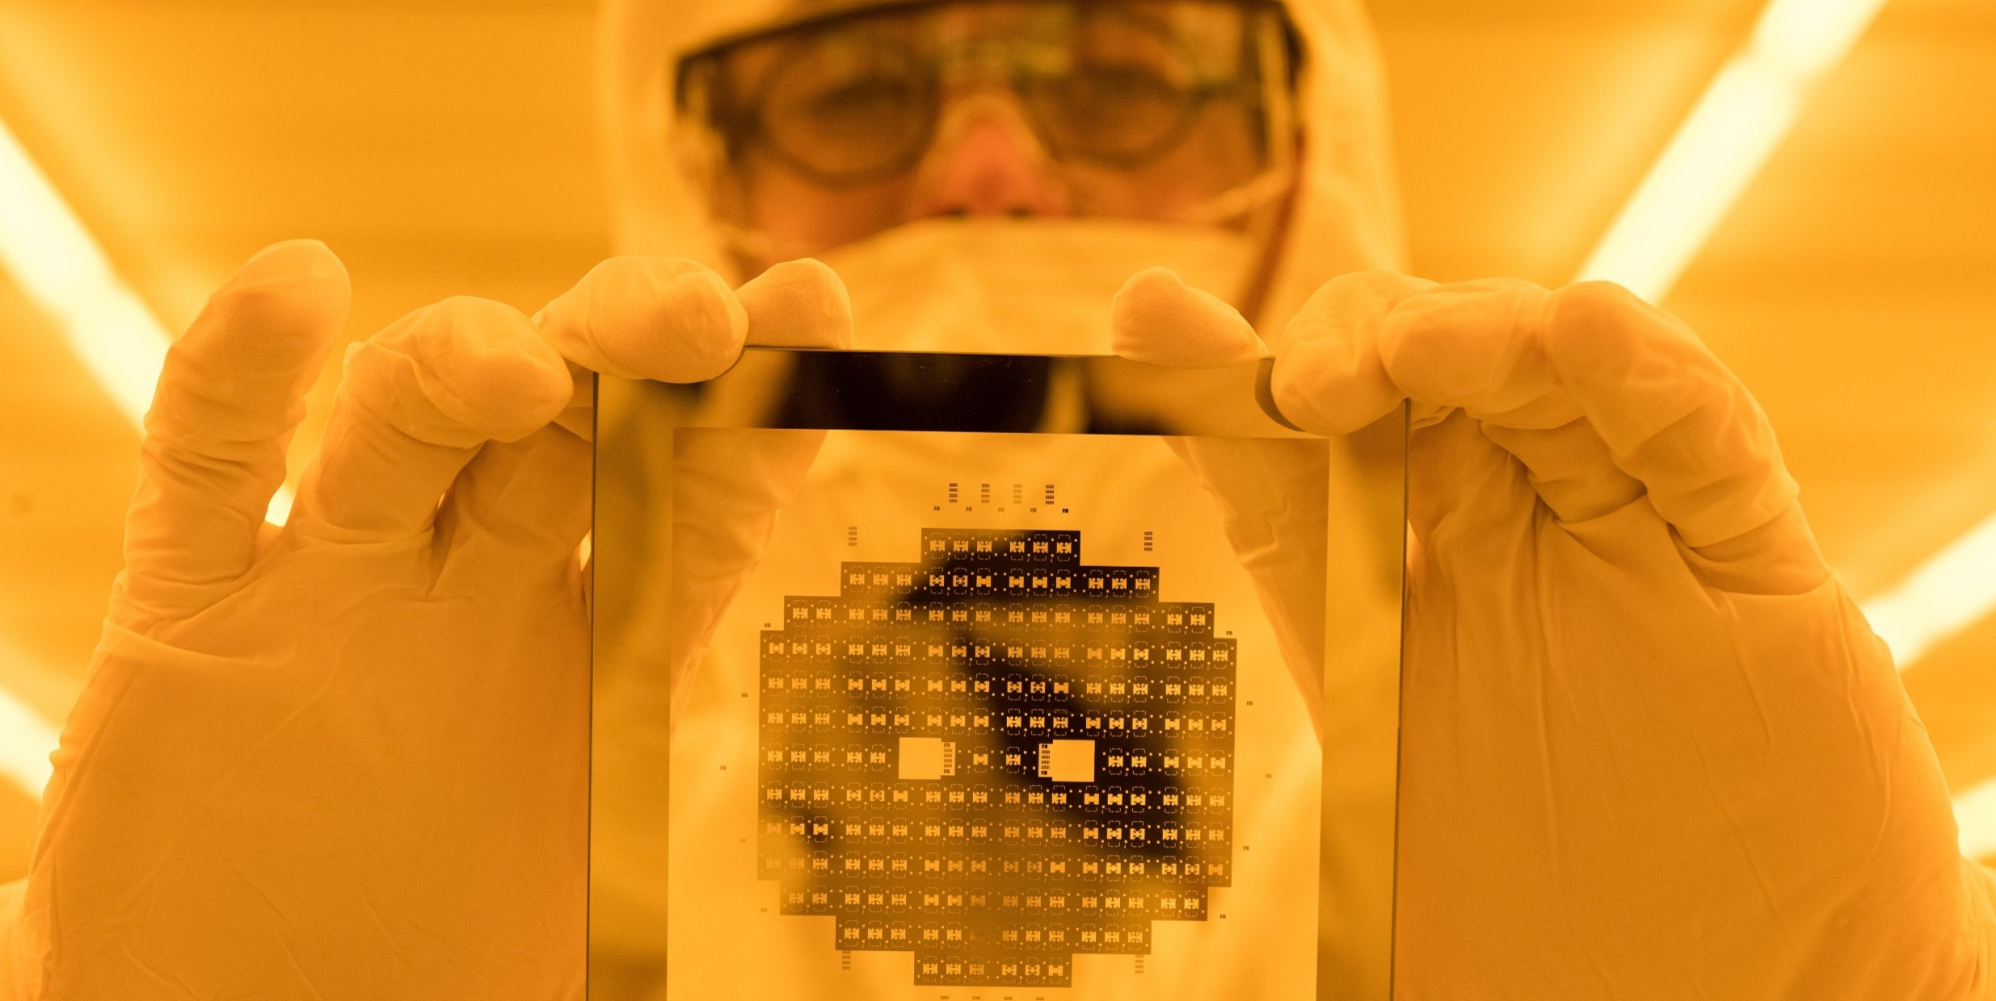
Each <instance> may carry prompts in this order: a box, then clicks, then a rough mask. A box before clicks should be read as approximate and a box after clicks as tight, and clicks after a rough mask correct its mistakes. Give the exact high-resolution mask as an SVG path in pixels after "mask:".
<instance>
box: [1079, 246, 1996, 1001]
mask: <svg viewBox="0 0 1996 1001" xmlns="http://www.w3.org/2000/svg"><path fill="white" fill-rule="evenodd" d="M1133 284H1134V283H1133ZM1130 291H1132V290H1130V289H1126V294H1127V293H1129V292H1130ZM1118 310H1119V314H1120V315H1121V316H1122V317H1123V320H1121V321H1119V329H1121V330H1124V331H1135V330H1137V328H1138V327H1139V326H1142V327H1143V328H1145V329H1144V331H1143V336H1145V337H1148V338H1151V339H1154V340H1155V341H1157V342H1160V343H1176V344H1184V345H1213V344H1227V343H1231V342H1230V341H1229V340H1228V338H1229V337H1230V336H1231V337H1234V338H1235V339H1236V340H1237V339H1238V336H1237V335H1238V331H1239V330H1240V324H1241V320H1240V318H1239V317H1238V316H1237V315H1234V314H1232V313H1231V311H1229V310H1226V309H1225V307H1223V306H1220V305H1219V304H1218V303H1217V301H1216V300H1212V299H1211V297H1209V296H1203V294H1200V293H1196V292H1193V291H1191V290H1187V289H1185V288H1184V287H1183V286H1181V285H1177V284H1176V283H1175V282H1161V281H1156V280H1151V281H1149V282H1148V288H1147V289H1145V290H1143V291H1142V294H1141V295H1140V296H1137V297H1135V301H1133V302H1131V303H1127V304H1126V303H1123V302H1119V303H1118ZM1135 318H1142V320H1143V323H1142V324H1136V323H1135V322H1134V320H1135ZM1229 331H1232V332H1233V333H1232V334H1229V333H1228V332H1229ZM1202 350H1204V351H1207V352H1208V353H1212V354H1214V355H1215V357H1222V356H1224V359H1225V360H1226V361H1230V362H1231V361H1238V360H1239V358H1237V357H1233V355H1237V354H1239V353H1240V352H1239V351H1238V350H1232V349H1229V350H1231V353H1229V351H1228V350H1218V349H1213V348H1210V347H1208V348H1205V349H1202ZM1148 353H1149V354H1152V355H1158V356H1164V355H1169V354H1170V352H1169V351H1166V350H1163V349H1158V350H1153V351H1150V352H1148ZM1199 353H1200V352H1199V351H1189V352H1187V357H1185V358H1183V359H1180V362H1179V363H1184V364H1192V363H1195V361H1196V359H1194V358H1193V357H1191V356H1192V355H1197V354H1199ZM1249 356H1250V357H1251V354H1250V355H1249ZM1275 358H1276V360H1275V367H1274V371H1273V377H1272V389H1273V395H1274V398H1275V401H1276V403H1277V404H1278V406H1279V407H1280V409H1281V410H1282V412H1283V413H1284V414H1285V415H1286V416H1287V417H1288V418H1289V419H1290V420H1291V421H1293V422H1294V423H1296V424H1298V425H1300V426H1302V427H1304V428H1307V429H1310V430H1315V431H1318V432H1322V433H1343V432H1349V431H1352V430H1355V429H1357V428H1359V427H1361V426H1364V425H1366V424H1368V423H1370V422H1371V421H1373V420H1376V419H1378V418H1380V417H1382V416H1384V415H1385V414H1387V413H1389V412H1390V411H1391V410H1393V409H1394V408H1396V407H1399V406H1401V405H1403V403H1404V402H1405V401H1407V400H1410V399H1411V400H1413V401H1414V406H1415V427H1416V430H1415V431H1414V433H1413V437H1412V439H1411V442H1410V452H1411V454H1410V460H1409V461H1410V469H1409V481H1410V482H1409V491H1410V493H1409V520H1410V526H1409V528H1410V531H1411V536H1410V540H1409V555H1408V564H1409V565H1408V588H1409V593H1408V601H1409V608H1408V623H1409V625H1408V633H1407V636H1406V640H1405V643H1406V653H1405V656H1406V659H1405V678H1404V689H1403V697H1404V708H1403V717H1402V718H1403V727H1404V729H1403V733H1402V744H1401V747H1402V757H1401V762H1402V768H1403V770H1402V773H1401V798H1400V833H1399V860H1398V864H1399V877H1398V891H1399V895H1398V907H1397V914H1396V927H1397V930H1396V938H1397V942H1396V945H1397V950H1398V951H1397V954H1396V972H1395V979H1396V984H1397V993H1398V994H1399V996H1402V997H1407V998H1419V999H1454V998H1561V999H1566V998H1588V997H1601V998H1610V997H1612V998H1652V997H1653V998H1706V997H1709V998H1754V999H1763V998H1798V999H1799V998H1867V999H1870V998H1960V997H1981V996H1984V994H1985V992H1987V991H1988V990H1989V973H1988V969H1989V960H1990V942H1991V934H1992V932H1993V931H1996V909H1992V904H1991V886H1992V883H1991V878H1990V874H1989V873H1988V872H1986V871H1984V870H1983V869H1981V868H1980V867H1978V866H1976V865H1975V864H1973V863H1971V862H1968V861H1966V860H1964V859H1962V858H1961V857H1960V856H1959V854H1958V851H1957V848H1956V841H1955V827H1954V822H1953V816H1952V813H1951V811H1950V808H1949V802H1948V796H1947V790H1946V787H1945V786H1944V785H1943V783H1942V781H1941V776H1940V770H1939V768H1938V766H1937V763H1936V761H1935V758H1934V754H1933V751H1932V748H1931V747H1930V745H1929V744H1928V741H1927V739H1926V735H1925V732H1924V730H1923V729H1922V727H1921V726H1920V723H1919V721H1918V719H1917V718H1916V717H1915V716H1914V714H1913V711H1912V708H1911V706H1910V704H1909V703H1908V702H1907V700H1906V697H1905V694H1904V692H1903V690H1902V689H1901V687H1900V684H1899V680H1898V677H1897V675H1896V673H1895V672H1894V670H1893V668H1892V663H1891V659H1890V655H1889V653H1888V651H1887V650H1886V649H1885V647H1884V644H1883V643H1881V642H1880V641H1879V640H1878V639H1877V638H1876V637H1875V636H1874V635H1872V633H1871V631H1870V629H1869V628H1868V627H1867V626H1866V625H1865V623H1864V620H1863V618H1862V616H1861V615H1860V613H1859V612H1858V610H1857V608H1856V606H1855V605H1854V604H1853V603H1852V602H1851V600H1850V598H1849V596H1848V595H1847V594H1846V593H1845V592H1844V589H1843V585H1842V583H1841V581H1840V580H1839V579H1838V578H1836V577H1835V576H1834V575H1833V574H1831V573H1830V572H1829V570H1828V569H1827V567H1825V565H1824V564H1823V561H1822V559H1821V556H1820V555H1819V552H1818V550H1817V548H1816V545H1815V542H1814V539H1813V537H1812V536H1811V535H1810V532H1809V529H1808V526H1807V524H1806V522H1805V521H1804V519H1803V517H1802V513H1801V510H1800V508H1799V507H1798V506H1797V504H1796V488H1795V485H1794V482H1793V481H1792V480H1791V479H1790V478H1789V476H1788V474H1787V472H1786V470H1785V469H1784V468H1783V465H1782V462H1781V456H1780V452H1779V449H1778V447H1777V446H1776V444H1775V440H1774V435H1773V431H1772V429H1771V428H1770V427H1769V426H1768V423H1767V421H1766V418H1765V417H1764V416H1763V415H1762V413H1761V411H1760V409H1759V407H1758V406H1756V405H1755V403H1754V401H1753V399H1752V397H1751V396H1749V395H1748V394H1747V392H1746V390H1745V388H1744V387H1743V386H1741V385H1740V383H1739V381H1738V380H1737V379H1736V378H1734V377H1733V375H1732V374H1731V373H1730V372H1728V371H1727V370H1726V369H1725V367H1724V366H1723V365H1721V364H1720V363H1719V362H1718V360H1717V359H1716V358H1714V357H1713V356H1712V355H1711V353H1710V352H1709V351H1707V350H1706V349H1705V347H1704V346H1703V345H1702V344H1701V343H1700V342H1699V341H1698V339H1697V337H1696V336H1695V335H1694V334H1692V333H1691V332H1690V331H1689V330H1688V329H1686V328H1685V327H1684V326H1683V325H1682V324H1681V323H1680V322H1678V321H1677V320H1675V319H1673V318H1671V317H1669V316H1667V315H1665V314H1663V313H1661V312H1659V311H1657V310H1656V309H1654V308H1652V307H1650V306H1648V305H1646V304H1644V303H1642V302H1641V301H1639V300H1637V299H1635V298H1634V297H1633V296H1631V295H1629V294H1628V293H1627V292H1626V291H1624V290H1622V289H1620V288H1618V287H1615V286H1612V285H1606V284H1600V283H1588V284H1581V285H1575V286H1571V287H1568V288H1565V289H1562V290H1560V291H1558V292H1548V291H1546V290H1544V289H1541V288H1538V287H1536V286H1533V285H1530V284H1527V283H1524V282H1516V281H1490V282H1475V283H1469V284H1463V285H1452V286H1437V285H1435V284H1433V283H1430V282H1425V281H1420V280H1417V279H1412V278H1406V277H1402V276H1398V275H1391V274H1383V273H1368V274H1355V275H1348V276H1345V277H1342V278H1339V279H1337V280H1335V281H1333V282H1330V283H1329V284H1327V285H1326V286H1324V287H1323V288H1322V289H1320V290H1319V291H1318V292H1317V293H1316V295H1314V296H1313V297H1312V298H1311V299H1310V301H1309V302H1308V304H1307V305H1306V306H1305V307H1304V308H1303V310H1302V311H1301V313H1300V314H1299V315H1298V316H1297V317H1296V319H1295V320H1294V321H1293V322H1292V323H1291V324H1290V325H1289V327H1288V329H1287V331H1286V332H1285V333H1284V335H1283V336H1282V338H1281V339H1280V341H1279V343H1278V344H1277V350H1276V352H1275Z"/></svg>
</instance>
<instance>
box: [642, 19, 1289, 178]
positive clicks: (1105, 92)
mask: <svg viewBox="0 0 1996 1001" xmlns="http://www.w3.org/2000/svg"><path fill="white" fill-rule="evenodd" d="M1295 51H1296V46H1295V43H1294V41H1293V35H1292V33H1291V32H1290V30H1289V28H1288V25H1287V21H1286V18H1285V16H1284V15H1283V13H1282V10H1281V8H1280V6H1279V5H1277V4H1275V3H1269V2H1256V0H954V2H940V3H901V4H893V5H889V6H885V7H871V8H867V9H864V10H859V11H848V12H844V13H838V14H833V15H828V16H822V17H817V18H814V19H809V20H804V21H800V22H794V23H791V24H787V25H784V26H782V27H779V28H777V29H775V30H772V31H768V32H764V33H762V34H758V35H754V36H750V37H745V38H739V39H734V40H729V41H725V42H722V43H721V44H718V45H715V46H713V47H710V48H708V49H705V50H703V51H701V52H698V53H695V54H692V55H690V56H687V57H685V58H684V59H683V60H682V61H681V63H680V65H679V68H678V96H679V102H680V108H681V116H682V121H688V120H690V121H693V122H699V123H704V124H705V126H706V127H707V128H709V129H711V131H712V134H713V136H714V138H715V139H716V144H717V145H718V147H719V150H720V152H721V153H722V155H723V157H724V158H725V160H726V161H727V163H728V164H731V165H739V164H741V163H742V162H743V161H744V160H745V159H746V158H748V157H750V156H752V155H758V154H759V155H761V156H762V157H765V158H767V160H768V161H771V162H774V163H776V164H779V165H781V166H782V167H784V168H786V169H788V170H789V171H791V172H792V173H794V174H795V175H797V176H799V177H802V178H804V179H806V180H808V181H810V182H812V183H814V184H816V185H819V186H821V187H823V188H826V189H833V190H836V189H848V188H854V187H860V186H865V185H870V184H878V183H882V182H886V181H891V180H893V179H895V178H898V177H904V176H907V175H909V174H911V173H912V172H914V171H915V170H916V169H917V168H918V166H919V165H920V164H921V163H922V160H923V158H924V156H925V155H926V154H927V153H928V151H929V150H930V149H931V148H932V147H933V146H934V144H935V142H936V140H937V137H938V135H939V134H940V133H942V132H944V131H946V129H947V126H948V122H949V117H950V115H951V112H952V108H954V107H960V106H962V105H963V104H964V103H965V101H966V99H968V98H970V97H971V96H973V95H988V94H992V93H997V94H999V95H1001V96H1004V95H1009V97H1010V98H1012V100H1011V101H1010V102H1008V103H1009V104H1010V105H1012V106H1015V107H1016V108H1017V109H1019V110H1020V111H1021V112H1022V114H1021V115H1020V117H1021V118H1022V119H1023V120H1024V122H1025V123H1026V125H1027V126H1028V127H1029V129H1030V132H1031V134H1032V136H1033V137H1034V139H1035V140H1036V141H1037V144H1038V145H1039V146H1040V147H1042V149H1043V151H1044V153H1045V154H1046V155H1047V156H1048V157H1050V158H1051V159H1052V160H1053V161H1054V162H1055V163H1057V164H1063V165H1078V166H1082V167H1084V168H1088V169H1095V170H1109V171H1119V170H1120V171H1135V170H1140V169H1143V168H1145V167H1146V166H1148V165H1154V164H1156V163H1158V162H1159V161H1160V160H1161V159H1163V158H1165V157H1167V156H1168V155H1169V154H1171V153H1172V151H1174V150H1177V149H1179V148H1180V147H1182V146H1184V145H1185V144H1186V143H1187V142H1188V140H1191V139H1193V138H1194V137H1195V134H1196V133H1197V132H1198V130H1199V129H1200V127H1201V125H1202V122H1205V121H1208V120H1211V119H1212V118H1213V115H1214V112H1216V111H1221V110H1224V111H1225V112H1226V113H1227V114H1228V115H1230V116H1232V118H1233V119H1234V120H1235V121H1236V123H1237V127H1236V128H1235V130H1234V131H1235V133H1237V134H1238V135H1239V136H1240V140H1239V141H1238V142H1237V143H1236V144H1237V145H1238V144H1241V143H1244V144H1245V145H1247V146H1248V147H1250V148H1249V149H1248V150H1246V153H1247V159H1248V162H1249V164H1250V166H1251V167H1252V168H1253V172H1255V173H1259V172H1261V171H1265V170H1267V169H1268V168H1270V167H1271V166H1272V165H1274V164H1276V163H1277V162H1279V161H1281V160H1282V159H1283V158H1284V157H1285V156H1286V153H1287V150H1288V147H1289V146H1290V145H1291V137H1290V134H1289V130H1290V129H1291V128H1292V126H1291V121H1290V117H1289V115H1288V108H1289V105H1290V103H1291V102H1290V95H1291V94H1293V67H1294V62H1295V59H1294V53H1295ZM1236 159H1237V160H1238V159H1239V157H1236ZM1236 180H1237V179H1236V178H1231V177H1228V178H1221V179H1220V182H1221V183H1219V184H1218V186H1219V187H1221V188H1226V187H1232V186H1234V184H1233V182H1234V181H1236Z"/></svg>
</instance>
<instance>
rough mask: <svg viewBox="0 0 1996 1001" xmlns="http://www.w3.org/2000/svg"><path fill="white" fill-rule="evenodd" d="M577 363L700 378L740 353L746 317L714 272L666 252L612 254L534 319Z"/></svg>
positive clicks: (667, 377)
mask: <svg viewBox="0 0 1996 1001" xmlns="http://www.w3.org/2000/svg"><path fill="white" fill-rule="evenodd" d="M534 322H535V323H536V324H538V325H539V327H540V329H541V332H542V333H543V334H544V335H545V336H547V337H548V338H549V339H550V340H551V341H553V342H554V345H555V347H556V348H557V349H558V350H559V351H560V352H561V354H562V355H564V356H566V357H567V358H569V359H570V360H572V361H574V362H575V363H576V364H578V365H581V366H583V367H585V368H588V369H591V370H593V371H597V372H602V373H604V374H606V375H613V376H617V377H619V378H624V379H655V380H658V381H661V382H699V381H701V380H703V379H711V378H713V377H714V376H716V375H719V374H720V373H722V372H725V371H727V369H728V367H729V366H731V365H733V364H734V362H735V358H736V357H737V356H738V355H740V353H741V345H742V341H743V339H744V337H745V336H746V333H747V330H748V316H747V314H746V313H745V312H744V311H743V310H742V307H741V303H740V302H738V301H736V299H735V294H734V292H733V291H732V290H730V289H729V288H728V286H727V283H726V282H724V281H722V280H721V276H720V275H718V274H715V273H714V271H713V269H711V268H708V267H706V266H705V265H702V264H700V263H698V262H696V261H690V260H686V259H683V258H670V257H639V256H629V257H613V258H610V259H609V260H606V261H604V262H602V263H600V264H598V265H596V267H595V268H593V269H591V270H590V272H589V274H587V275H585V276H583V279H582V280H581V281H580V282H577V283H576V285H575V287H574V288H572V289H569V290H568V291H567V292H564V293H562V294H561V295H560V296H559V297H557V298H556V299H555V300H554V301H553V302H551V303H549V304H548V306H547V308H546V309H544V310H542V311H541V312H540V314H539V315H538V316H537V317H535V320H534Z"/></svg>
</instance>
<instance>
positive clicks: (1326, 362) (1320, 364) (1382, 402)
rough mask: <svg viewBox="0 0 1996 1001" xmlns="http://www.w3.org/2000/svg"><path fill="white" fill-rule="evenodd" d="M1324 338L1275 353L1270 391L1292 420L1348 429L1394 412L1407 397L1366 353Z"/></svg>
mask: <svg viewBox="0 0 1996 1001" xmlns="http://www.w3.org/2000/svg"><path fill="white" fill-rule="evenodd" d="M1346 347H1347V345H1345V344H1343V343H1341V342H1338V341H1330V340H1323V339H1314V340H1299V341H1297V342H1296V343H1294V344H1292V345H1291V346H1290V347H1289V348H1288V349H1287V350H1285V351H1283V352H1281V353H1280V354H1278V355H1276V358H1275V362H1274V365H1273V368H1272V370H1271V371H1270V372H1269V377H1268V394H1269V397H1270V399H1271V400H1272V401H1273V402H1274V404H1275V408H1276V409H1277V410H1279V411H1280V412H1281V413H1282V416H1283V417H1284V418H1286V419H1287V421H1288V423H1289V424H1291V425H1292V426H1295V427H1299V428H1302V429H1303V430H1305V431H1314V432H1316V433H1318V434H1350V433H1351V432H1353V431H1356V430H1358V429H1359V428H1362V427H1365V426H1366V425H1368V424H1371V423H1372V422H1373V421H1376V420H1378V419H1380V418H1381V417H1384V416H1386V415H1387V414H1388V413H1390V412H1392V410H1393V408H1394V407H1397V406H1399V405H1400V404H1401V403H1402V402H1403V401H1404V400H1405V399H1406V397H1405V396H1403V395H1401V394H1400V392H1399V391H1398V390H1397V389H1396V388H1395V387H1394V386H1393V385H1392V383H1390V382H1388V381H1387V380H1386V379H1385V378H1384V377H1383V376H1382V375H1380V374H1378V373H1376V372H1368V371H1366V370H1365V367H1366V363H1367V362H1368V360H1369V361H1370V362H1371V364H1372V366H1373V367H1376V366H1377V359H1376V356H1375V357H1374V358H1372V359H1367V358H1366V357H1364V356H1359V355H1354V354H1353V353H1351V352H1349V351H1346V350H1344V349H1345V348H1346Z"/></svg>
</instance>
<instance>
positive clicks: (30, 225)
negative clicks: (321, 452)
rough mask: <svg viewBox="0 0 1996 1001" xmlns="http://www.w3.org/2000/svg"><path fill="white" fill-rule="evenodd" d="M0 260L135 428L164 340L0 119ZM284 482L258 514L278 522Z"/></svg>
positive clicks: (285, 503)
mask: <svg viewBox="0 0 1996 1001" xmlns="http://www.w3.org/2000/svg"><path fill="white" fill-rule="evenodd" d="M0 220H5V222H4V224H0V267H5V268H6V270H7V272H8V273H9V274H11V275H12V276H13V278H14V280H15V282H16V283H17V284H19V285H20V287H21V290H22V292H24V293H25V294H26V295H27V297H28V300H29V301H30V302H33V303H34V304H35V306H36V307H37V308H39V309H40V310H41V311H42V312H43V313H44V314H46V315H47V316H48V317H49V319H51V320H53V321H54V322H55V325H56V327H57V328H58V329H59V330H60V331H61V333H62V337H63V340H64V341H65V342H66V343H67V344H68V345H69V349H70V351H71V352H72V353H74V354H75V355H76V357H77V360H79V361H81V362H82V363H83V367H84V368H85V369H87V370H88V371H89V372H90V375H91V377H92V378H94V379H95V380H97V384H98V385H99V386H101V387H103V389H104V392H105V393H106V394H107V395H109V396H110V397H111V402H112V403H113V404H114V405H116V406H117V408H118V411H119V412H120V413H122V414H124V415H125V419H126V420H128V421H130V422H131V424H132V427H134V428H137V429H139V430H140V431H141V432H143V430H144V428H145V415H146V408H147V407H150V406H151V405H152V391H153V386H154V384H156V383H157V382H158V381H159V371H160V368H161V367H162V366H163V365H164V364H165V363H166V346H167V344H169V343H170V342H171V341H172V339H173V338H172V337H171V336H170V335H169V334H167V332H166V328H165V327H163V326H161V325H160V322H159V319H158V318H157V317H155V316H153V314H152V310H150V309H149V308H147V306H146V304H145V303H144V302H143V301H142V300H141V299H140V298H139V296H138V293H136V292H134V291H132V287H131V286H130V285H128V284H126V283H125V280H124V279H122V278H120V277H119V276H118V273H117V271H116V270H114V269H113V268H112V267H111V261H110V258H108V257H106V256H105V254H104V248H103V247H102V246H100V245H99V244H98V243H97V240H96V238H95V237H93V236H92V235H91V234H90V231H89V230H88V229H87V228H85V227H84V225H83V220H81V219H79V218H77V215H76V212H75V211H74V210H72V209H71V208H70V206H69V203H68V202H66V201H64V200H63V197H62V195H61V194H60V193H59V192H57V191H56V189H55V186H54V185H53V184H50V183H49V180H48V177H47V175H45V174H43V173H42V171H41V168H40V167H38V166H37V165H36V164H35V161H34V159H33V158H32V157H30V156H28V151H27V150H26V149H25V148H23V147H22V146H21V143H20V140H19V139H17V138H15V136H14V133H13V131H12V130H11V129H9V128H8V127H7V123H6V122H4V121H0ZM290 513H291V489H290V488H289V487H288V486H280V487H279V488H278V490H277V495H276V496H275V497H272V498H271V501H270V508H269V510H268V511H267V512H266V513H265V515H264V517H265V519H266V520H268V521H269V522H271V523H272V524H276V525H282V524H284V519H285V518H286V517H287V516H289V515H290Z"/></svg>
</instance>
